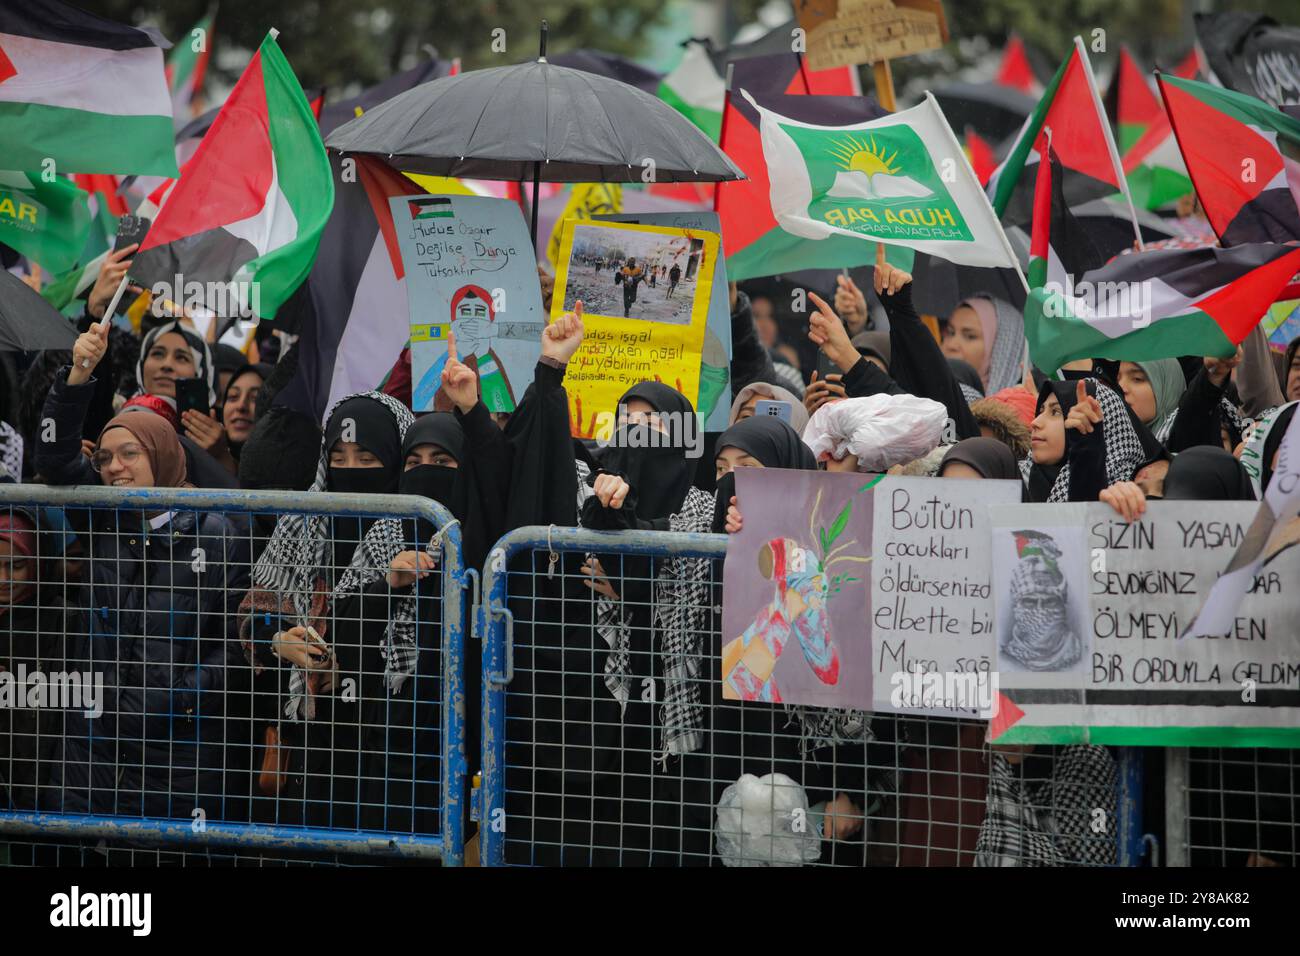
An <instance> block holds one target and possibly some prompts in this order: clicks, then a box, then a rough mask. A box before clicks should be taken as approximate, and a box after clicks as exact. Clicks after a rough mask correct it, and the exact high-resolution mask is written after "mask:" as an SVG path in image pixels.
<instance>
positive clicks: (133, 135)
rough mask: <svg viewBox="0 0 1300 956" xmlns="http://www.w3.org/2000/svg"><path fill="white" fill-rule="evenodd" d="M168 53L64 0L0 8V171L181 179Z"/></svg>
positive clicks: (159, 42)
mask: <svg viewBox="0 0 1300 956" xmlns="http://www.w3.org/2000/svg"><path fill="white" fill-rule="evenodd" d="M167 46H169V44H168V43H167V41H166V40H164V39H163V38H162V37H160V36H158V35H157V34H154V33H148V32H146V31H144V30H137V29H135V28H134V27H128V26H124V25H123V24H120V23H114V22H113V21H112V20H105V19H104V18H102V17H97V16H95V15H94V14H90V13H86V12H85V11H83V10H78V9H77V8H76V7H72V6H69V5H68V4H66V3H61V2H59V0H11V2H5V3H0V165H3V166H5V167H7V168H9V169H28V170H43V169H45V168H46V165H45V163H46V161H47V160H50V159H52V160H54V164H55V168H56V169H57V171H58V172H60V173H125V174H130V173H154V174H157V175H161V176H175V175H176V156H175V154H174V152H173V149H172V133H173V129H172V106H171V98H170V97H169V96H168V94H167V81H166V79H165V77H164V76H163V53H162V51H163V49H165V48H166V47H167Z"/></svg>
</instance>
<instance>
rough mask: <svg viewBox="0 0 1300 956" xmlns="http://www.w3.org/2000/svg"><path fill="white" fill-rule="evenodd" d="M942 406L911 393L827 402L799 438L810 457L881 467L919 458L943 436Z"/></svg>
mask: <svg viewBox="0 0 1300 956" xmlns="http://www.w3.org/2000/svg"><path fill="white" fill-rule="evenodd" d="M947 421H948V409H947V408H945V407H944V406H943V405H942V404H941V403H940V402H935V401H931V400H930V399H928V398H919V397H917V396H916V395H884V394H881V395H870V396H868V397H866V398H846V399H842V400H841V401H838V402H827V403H826V404H825V405H823V406H822V407H821V408H819V409H817V411H816V412H814V413H813V417H812V418H811V419H810V420H809V422H808V425H807V427H805V428H804V432H803V440H804V444H806V445H807V446H808V447H809V448H811V449H812V453H813V455H814V456H818V457H820V456H821V453H822V452H824V451H825V452H830V454H831V457H833V458H836V459H839V458H843V457H844V456H845V455H846V454H848V453H850V452H851V453H853V454H854V455H857V456H858V470H859V471H871V472H875V471H885V470H887V469H888V468H889V467H890V466H891V465H898V464H902V463H903V462H907V461H911V460H912V459H914V458H920V457H921V456H922V455H924V454H925V453H926V452H928V451H930V450H931V449H933V448H934V447H935V446H936V445H938V444H939V442H940V441H941V440H942V438H943V426H944V423H945V422H947Z"/></svg>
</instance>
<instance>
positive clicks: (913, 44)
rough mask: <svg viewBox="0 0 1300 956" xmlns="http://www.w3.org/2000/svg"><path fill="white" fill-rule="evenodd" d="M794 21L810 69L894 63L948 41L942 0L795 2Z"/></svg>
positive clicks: (946, 22)
mask: <svg viewBox="0 0 1300 956" xmlns="http://www.w3.org/2000/svg"><path fill="white" fill-rule="evenodd" d="M795 16H796V17H797V18H798V21H799V26H800V27H802V28H803V30H804V33H805V37H806V41H807V49H806V53H807V58H808V65H809V67H811V68H812V69H814V70H828V69H832V68H834V67H837V66H858V65H859V64H863V63H878V62H880V61H883V60H893V59H897V58H898V57H901V56H911V55H912V54H914V53H922V52H924V51H926V50H935V49H938V48H939V47H941V46H943V45H944V44H945V43H947V42H948V21H947V19H946V18H945V17H944V14H943V4H942V2H941V0H795ZM881 105H882V106H883V105H884V104H883V103H882V104H881Z"/></svg>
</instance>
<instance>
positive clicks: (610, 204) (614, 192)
mask: <svg viewBox="0 0 1300 956" xmlns="http://www.w3.org/2000/svg"><path fill="white" fill-rule="evenodd" d="M622 211H623V187H622V185H620V184H619V183H578V184H577V185H575V186H574V187H573V192H572V193H571V194H570V196H569V203H568V205H566V206H565V207H564V212H563V213H562V214H561V215H560V218H559V219H557V220H555V228H553V229H552V230H551V240H550V242H548V243H547V244H546V258H547V259H549V260H550V261H551V265H552V266H555V265H556V257H557V256H559V254H560V233H561V232H562V231H563V230H562V229H561V226H562V225H563V224H564V220H566V219H590V218H591V217H592V216H603V215H606V214H608V213H614V212H622Z"/></svg>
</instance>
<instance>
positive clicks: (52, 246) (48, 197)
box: [0, 170, 91, 273]
mask: <svg viewBox="0 0 1300 956" xmlns="http://www.w3.org/2000/svg"><path fill="white" fill-rule="evenodd" d="M88 198H89V197H87V195H86V194H85V192H83V191H82V190H81V189H78V188H77V187H76V186H75V185H73V184H72V183H70V182H68V180H66V179H63V178H61V177H57V176H56V177H55V178H54V181H53V182H48V183H47V182H45V180H44V179H43V178H42V177H41V176H40V175H39V174H36V173H22V172H11V171H9V170H0V242H2V243H4V244H5V245H6V246H8V247H9V248H10V249H13V250H15V251H16V252H20V253H22V254H23V255H24V256H26V257H27V258H28V259H30V260H31V261H32V262H35V263H37V264H38V265H40V266H41V267H42V268H43V269H46V270H48V271H49V272H55V273H58V272H64V271H66V270H68V269H71V268H72V267H73V265H75V264H76V262H77V258H78V257H79V256H80V255H81V251H82V248H83V247H84V246H85V245H86V237H87V236H89V235H90V225H91V216H90V206H89V204H88V202H87V200H88Z"/></svg>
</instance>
